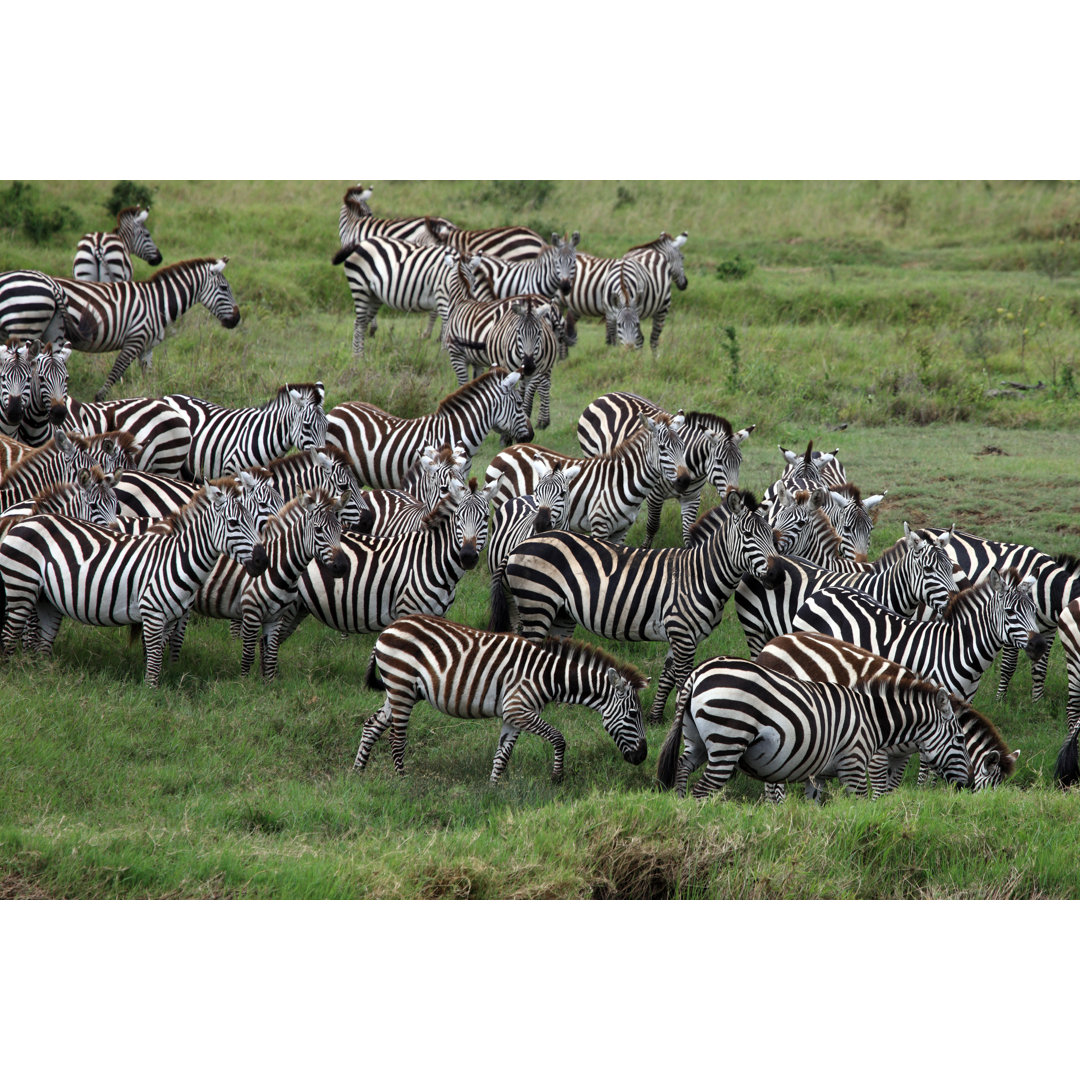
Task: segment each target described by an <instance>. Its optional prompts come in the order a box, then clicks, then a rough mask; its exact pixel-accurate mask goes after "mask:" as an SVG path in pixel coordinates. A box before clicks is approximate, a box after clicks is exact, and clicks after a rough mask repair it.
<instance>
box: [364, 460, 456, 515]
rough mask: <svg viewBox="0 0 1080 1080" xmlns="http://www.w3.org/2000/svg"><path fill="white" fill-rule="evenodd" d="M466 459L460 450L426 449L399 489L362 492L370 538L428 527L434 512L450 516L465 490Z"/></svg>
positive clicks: (375, 489)
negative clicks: (368, 509) (366, 507)
mask: <svg viewBox="0 0 1080 1080" xmlns="http://www.w3.org/2000/svg"><path fill="white" fill-rule="evenodd" d="M468 475H469V459H468V457H467V456H466V455H465V454H464V453H463V452H462V449H461V447H451V446H442V447H440V448H439V449H438V450H436V449H435V447H433V446H429V447H427V448H426V449H425V450H424V452H423V454H421V455H420V460H419V461H418V462H417V464H416V468H415V469H413V470H412V471H411V472H410V473H409V474H408V475H407V476H406V477H405V479H404V481H403V482H402V485H401V488H400V489H397V490H395V489H393V488H374V489H372V490H371V491H367V492H365V493H364V499H365V501H366V502H367V504H368V506H369V507H370V509H371V522H370V527H369V528H368V529H366V530H365V531H366V532H369V533H371V534H372V535H373V536H400V535H401V534H402V533H406V532H416V531H418V530H420V529H426V528H428V527H429V526H430V525H431V524H432V522H433V521H434V520H435V519H434V518H433V517H432V515H433V513H434V512H435V511H436V510H437V509H439V508H440V507H442V509H443V511H444V512H446V513H449V512H450V511H451V510H452V509H453V508H454V507H456V506H457V505H458V503H459V502H461V500H462V499H463V498H464V496H465V492H466V491H467V490H468V488H467V486H466V485H467V482H468Z"/></svg>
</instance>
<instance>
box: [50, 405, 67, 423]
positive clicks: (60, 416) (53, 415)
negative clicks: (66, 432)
mask: <svg viewBox="0 0 1080 1080" xmlns="http://www.w3.org/2000/svg"><path fill="white" fill-rule="evenodd" d="M67 418H68V410H67V405H65V404H64V402H62V401H54V402H53V403H52V408H51V409H49V419H50V420H51V421H52V422H53V423H54V424H62V423H63V422H64V421H65V420H66V419H67Z"/></svg>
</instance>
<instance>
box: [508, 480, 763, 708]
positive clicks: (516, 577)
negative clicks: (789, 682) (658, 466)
mask: <svg viewBox="0 0 1080 1080" xmlns="http://www.w3.org/2000/svg"><path fill="white" fill-rule="evenodd" d="M725 501H726V502H727V503H728V506H729V509H730V515H729V517H728V520H727V523H726V525H725V527H724V529H723V531H721V532H718V533H716V534H714V535H713V537H712V538H711V539H710V540H709V542H708V543H706V544H703V545H701V546H700V547H695V548H666V549H662V550H660V551H647V550H643V549H640V548H624V547H616V546H615V545H614V544H609V543H607V542H605V541H603V540H595V539H593V538H592V537H587V536H579V535H577V534H576V533H572V532H563V531H555V532H547V533H541V534H540V535H539V536H534V537H533V538H532V539H530V540H525V541H524V542H522V543H520V544H518V546H517V547H516V548H515V549H514V551H513V553H512V554H511V555H510V558H509V559H507V560H506V569H505V571H504V574H505V579H506V583H507V586H508V587H509V590H510V594H511V597H512V599H513V600H514V601H515V602H516V604H517V609H518V616H519V619H520V632H521V634H522V636H523V637H527V638H529V639H530V640H535V639H537V638H542V637H546V636H547V635H548V633H549V632H550V631H551V629H552V626H553V624H554V623H556V622H557V621H558V622H559V624H560V625H561V626H562V625H565V624H566V623H567V622H573V623H580V624H581V625H582V626H584V627H585V628H586V629H587V630H590V631H592V632H593V633H594V634H599V635H601V636H602V637H607V638H613V639H615V640H618V641H666V642H667V643H668V645H669V646H670V648H669V650H668V655H667V658H666V660H665V662H664V670H663V673H662V674H661V676H660V681H659V683H658V684H657V688H656V696H655V698H654V699H653V705H652V711H651V712H650V714H649V721H650V723H655V724H658V723H660V722H661V721H662V720H663V717H664V705H665V703H666V702H667V699H668V695H669V694H670V693H671V690H672V689H673V688H677V687H679V686H681V685H682V684H683V682H684V681H685V679H686V677H687V675H689V673H690V669H691V668H692V667H693V666H694V653H695V651H696V650H697V646H698V645H699V643H700V642H702V641H704V640H705V638H707V637H708V636H709V635H710V634H711V633H712V632H713V631H714V630H715V629H716V627H717V626H718V625H719V623H720V618H721V616H722V615H723V611H724V603H725V602H726V601H727V598H728V596H729V595H730V594H731V591H732V589H734V588H735V585H736V584H737V583H738V581H739V579H740V578H741V577H742V575H743V574H756V575H758V576H761V575H763V574H765V572H766V571H767V569H768V559H769V557H770V556H771V555H775V554H776V543H775V537H774V534H773V530H772V529H771V528H770V526H769V525H768V523H767V522H766V521H765V518H764V517H763V516H762V514H761V513H760V511H758V510H757V509H756V506H755V505H754V504H753V499H752V497H748V496H746V495H743V494H742V493H740V492H737V491H734V492H729V493H728V495H727V496H726V497H725ZM505 600H506V597H505V596H504V595H503V590H501V589H493V590H492V593H491V603H492V613H491V624H490V625H491V626H493V627H494V628H495V629H498V630H508V629H510V626H509V609H508V608H507V606H506V603H505Z"/></svg>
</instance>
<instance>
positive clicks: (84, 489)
mask: <svg viewBox="0 0 1080 1080" xmlns="http://www.w3.org/2000/svg"><path fill="white" fill-rule="evenodd" d="M120 475H121V474H120V473H119V472H117V473H110V474H105V473H103V472H102V471H101V469H99V468H97V467H96V466H95V467H94V468H93V469H80V470H79V472H78V474H77V476H76V478H75V481H74V483H63V484H53V485H51V486H50V487H47V488H46V489H45V490H44V491H42V492H41V494H39V495H38V496H37V498H36V499H27V500H25V501H24V502H21V503H15V504H13V505H12V506H9V507H8V508H7V509H6V510H4V511H3V512H2V513H0V534H3V533H5V532H7V530H8V529H10V528H11V526H12V525H14V524H15V522H17V521H21V520H22V519H23V518H24V517H30V516H32V515H34V514H63V515H65V516H67V517H74V518H79V519H80V520H82V521H90V522H93V524H95V525H111V524H112V523H113V522H114V521H115V520H116V513H117V500H116V490H115V486H114V485H115V482H116V480H117V479H118V478H119V477H120Z"/></svg>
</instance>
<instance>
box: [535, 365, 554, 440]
mask: <svg viewBox="0 0 1080 1080" xmlns="http://www.w3.org/2000/svg"><path fill="white" fill-rule="evenodd" d="M536 426H537V427H538V428H540V429H541V431H542V430H543V429H544V428H547V427H550V426H551V375H550V374H548V375H543V376H541V378H540V415H539V416H538V417H537V418H536Z"/></svg>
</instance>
